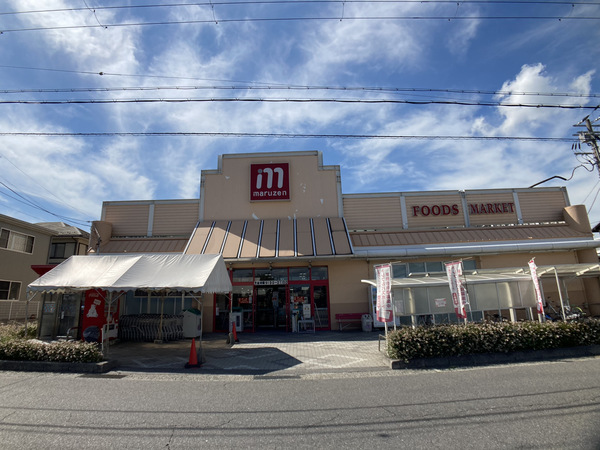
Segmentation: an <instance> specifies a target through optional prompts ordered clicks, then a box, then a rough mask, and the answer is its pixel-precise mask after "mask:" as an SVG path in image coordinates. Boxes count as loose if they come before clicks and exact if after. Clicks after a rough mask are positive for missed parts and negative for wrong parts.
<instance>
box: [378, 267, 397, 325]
mask: <svg viewBox="0 0 600 450" xmlns="http://www.w3.org/2000/svg"><path fill="white" fill-rule="evenodd" d="M375 274H376V277H377V306H376V308H375V311H376V314H377V320H378V321H379V322H392V321H393V320H394V317H393V314H392V265H391V264H382V265H379V266H375Z"/></svg>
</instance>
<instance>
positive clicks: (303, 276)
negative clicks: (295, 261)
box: [290, 267, 309, 281]
mask: <svg viewBox="0 0 600 450" xmlns="http://www.w3.org/2000/svg"><path fill="white" fill-rule="evenodd" d="M290 280H292V281H308V280H309V273H308V267H290Z"/></svg>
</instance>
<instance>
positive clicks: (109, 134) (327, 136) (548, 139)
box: [0, 131, 573, 142]
mask: <svg viewBox="0 0 600 450" xmlns="http://www.w3.org/2000/svg"><path fill="white" fill-rule="evenodd" d="M0 136H32V137H37V136H75V137H77V136H82V137H83V136H88V137H115V136H117V137H132V136H134V137H135V136H137V137H140V136H142V137H165V136H191V137H206V136H210V137H238V138H240V137H242V138H243V137H263V138H285V139H315V138H316V139H404V140H422V141H442V140H443V141H538V142H572V141H573V139H572V138H561V137H532V136H419V135H384V134H305V133H247V132H220V131H207V132H195V131H190V132H186V131H157V132H148V131H140V132H116V131H115V132H79V133H78V132H43V131H40V132H37V131H25V132H19V131H11V132H9V131H6V132H0Z"/></svg>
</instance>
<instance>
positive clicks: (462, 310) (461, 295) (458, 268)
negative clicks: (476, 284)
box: [446, 261, 467, 319]
mask: <svg viewBox="0 0 600 450" xmlns="http://www.w3.org/2000/svg"><path fill="white" fill-rule="evenodd" d="M446 274H447V275H448V283H449V284H450V293H451V294H452V303H453V304H454V312H455V313H456V317H458V318H459V319H466V318H467V311H466V304H467V298H466V297H467V296H466V292H465V288H464V287H463V284H462V279H461V277H462V262H461V261H456V262H451V263H446Z"/></svg>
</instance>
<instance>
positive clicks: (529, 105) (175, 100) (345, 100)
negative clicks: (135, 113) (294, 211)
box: [0, 98, 598, 110]
mask: <svg viewBox="0 0 600 450" xmlns="http://www.w3.org/2000/svg"><path fill="white" fill-rule="evenodd" d="M216 102H220V103H235V102H245V103H363V104H382V103H392V104H406V105H459V106H496V107H516V108H538V109H539V108H558V109H591V110H593V109H596V108H598V105H593V106H586V105H551V104H543V103H503V102H501V101H498V102H486V101H467V100H399V99H350V98H131V99H122V98H119V99H117V98H115V99H67V100H0V105H11V104H19V105H77V104H118V103H216Z"/></svg>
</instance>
